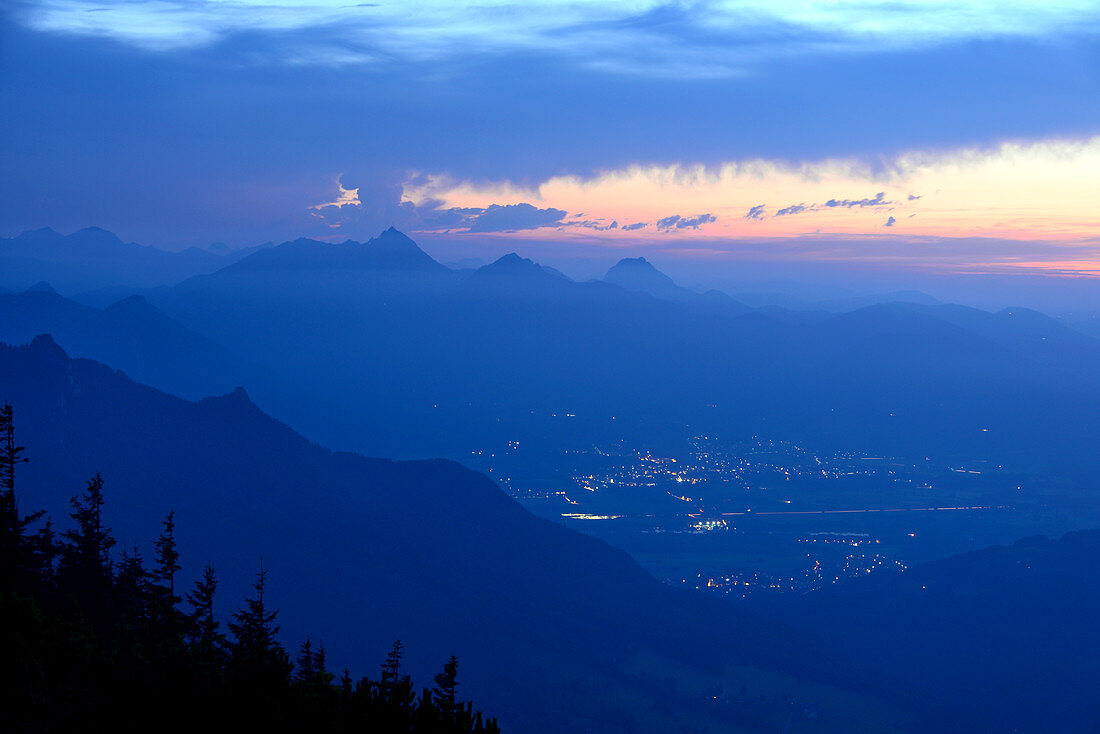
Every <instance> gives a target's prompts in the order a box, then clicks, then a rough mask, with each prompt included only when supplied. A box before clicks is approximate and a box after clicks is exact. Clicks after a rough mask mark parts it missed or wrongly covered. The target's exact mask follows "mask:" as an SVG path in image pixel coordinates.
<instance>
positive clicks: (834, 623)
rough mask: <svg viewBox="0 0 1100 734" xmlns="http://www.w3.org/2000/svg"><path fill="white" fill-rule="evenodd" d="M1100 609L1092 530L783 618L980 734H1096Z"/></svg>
mask: <svg viewBox="0 0 1100 734" xmlns="http://www.w3.org/2000/svg"><path fill="white" fill-rule="evenodd" d="M1098 604H1100V531H1095V530H1094V531H1082V532H1073V533H1068V534H1066V535H1065V536H1063V537H1062V538H1061V539H1059V540H1051V539H1049V538H1046V537H1042V536H1037V537H1032V538H1026V539H1023V540H1020V541H1018V542H1016V543H1015V544H1013V545H1011V546H996V547H992V548H986V549H984V550H977V551H972V552H969V553H964V554H961V555H958V556H953V557H951V558H946V559H943V560H940V561H935V562H931V563H924V564H921V565H918V566H914V567H912V568H910V569H908V570H907V571H906V572H905V573H902V574H896V575H891V574H881V575H874V576H871V577H867V578H863V579H859V580H857V581H851V582H848V583H846V584H841V585H839V586H837V587H834V588H832V589H829V590H827V591H822V592H818V593H815V594H811V595H809V596H807V597H805V598H802V599H798V600H791V599H788V600H786V603H783V604H776V605H774V611H775V613H777V614H779V615H781V616H783V617H785V618H787V619H788V620H790V621H792V622H793V623H795V624H798V625H799V626H801V627H803V628H805V629H807V630H810V629H812V630H813V631H814V633H815V634H823V635H825V636H826V637H828V639H830V640H831V641H833V642H834V643H835V644H836V645H838V646H840V647H843V649H845V650H847V651H849V652H850V653H851V654H853V655H855V656H856V657H858V658H859V659H860V660H862V661H864V662H865V663H867V664H868V665H873V666H875V667H876V668H878V669H880V670H883V671H888V672H889V674H890V675H891V676H895V677H900V678H904V679H905V680H908V681H911V682H913V683H915V684H919V685H920V686H923V687H925V688H926V689H928V690H929V691H930V692H931V693H933V694H934V695H937V696H942V697H945V698H948V699H950V700H952V701H954V702H956V703H958V704H959V705H960V706H962V707H965V708H966V709H967V710H968V711H969V712H970V714H971V716H972V718H973V720H974V721H973V724H972V725H971V726H972V730H973V731H1035V732H1039V731H1092V730H1094V729H1095V728H1096V726H1097V724H1098V723H1100V703H1098V702H1097V701H1096V698H1095V696H1093V695H1092V693H1091V691H1092V683H1093V682H1094V681H1095V680H1096V678H1097V675H1098V673H1100V662H1098V661H1100V630H1098V629H1097V626H1096V619H1095V611H1096V608H1097V605H1098Z"/></svg>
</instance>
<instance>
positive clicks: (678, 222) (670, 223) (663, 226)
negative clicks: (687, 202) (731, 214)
mask: <svg viewBox="0 0 1100 734" xmlns="http://www.w3.org/2000/svg"><path fill="white" fill-rule="evenodd" d="M717 219H718V217H716V216H714V215H713V214H696V215H695V216H694V217H682V216H680V215H679V214H673V215H672V216H671V217H665V218H664V219H658V220H657V229H660V230H664V231H668V230H671V229H699V227H700V226H702V225H704V224H710V223H711V222H714V221H717Z"/></svg>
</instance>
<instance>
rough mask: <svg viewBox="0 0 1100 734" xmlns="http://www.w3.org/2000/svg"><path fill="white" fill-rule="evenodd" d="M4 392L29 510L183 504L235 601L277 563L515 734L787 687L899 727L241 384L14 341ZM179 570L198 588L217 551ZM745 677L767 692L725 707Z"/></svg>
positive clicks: (667, 712)
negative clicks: (329, 437) (453, 661)
mask: <svg viewBox="0 0 1100 734" xmlns="http://www.w3.org/2000/svg"><path fill="white" fill-rule="evenodd" d="M0 386H2V389H3V392H4V394H3V396H2V397H3V398H4V399H9V398H10V399H11V401H12V403H13V404H14V407H15V415H16V422H17V430H18V435H19V441H20V443H22V444H25V445H26V446H27V447H28V449H27V454H28V456H29V458H30V459H31V462H30V463H29V464H27V465H26V466H25V467H24V471H23V474H22V476H23V477H24V478H23V480H22V482H21V485H20V486H21V495H20V496H21V498H22V499H21V502H22V503H24V504H25V505H26V506H27V507H36V508H37V507H46V508H48V509H49V510H50V511H51V512H52V513H53V514H54V515H55V516H62V515H64V513H65V511H66V508H67V504H66V500H67V497H68V496H69V495H70V494H73V493H75V492H77V491H78V490H79V488H80V487H82V486H83V482H84V480H85V479H86V478H87V477H88V476H90V474H91V473H92V472H94V471H101V472H102V474H103V476H104V478H105V480H106V496H107V510H106V513H107V520H108V523H109V524H110V525H111V527H112V528H113V529H114V532H115V535H116V537H120V538H124V539H127V540H129V539H134V538H144V537H149V536H150V534H151V533H152V532H153V531H154V529H155V528H157V527H159V525H158V523H159V519H160V518H161V517H162V516H163V514H164V513H165V512H166V511H167V509H169V508H173V509H174V510H175V512H176V516H175V518H176V523H177V524H176V537H177V539H178V540H179V543H180V547H181V549H184V550H186V549H188V548H194V547H202V548H204V550H205V551H206V552H208V553H209V554H210V555H211V557H210V559H209V560H212V561H213V562H214V563H215V564H216V566H217V567H218V569H219V575H220V576H221V578H222V579H223V580H224V582H225V583H224V586H223V587H222V591H221V592H220V594H221V596H220V602H219V604H220V605H221V608H223V609H224V608H225V607H226V606H229V605H235V604H236V601H237V599H239V597H240V595H241V594H242V593H243V591H244V590H245V588H246V584H247V582H248V580H249V579H250V578H251V576H252V574H253V573H254V572H255V571H256V569H257V566H258V564H259V559H260V558H261V557H262V558H263V563H264V567H265V568H267V569H268V570H269V572H270V577H269V586H268V596H267V597H266V598H267V599H268V601H269V603H270V604H271V605H272V606H273V607H277V608H280V609H281V614H280V618H279V619H280V622H281V623H282V624H283V629H284V631H285V633H286V636H287V638H288V639H289V640H297V639H301V638H304V637H305V636H306V635H307V634H310V633H311V632H313V634H316V631H315V629H314V625H322V624H323V625H324V630H325V631H324V634H325V635H326V638H325V640H324V642H325V644H326V645H327V646H328V647H329V649H330V650H338V651H340V652H341V654H347V656H348V658H347V659H346V660H344V659H341V660H331V661H330V664H331V665H332V666H333V667H334V668H337V669H339V667H340V666H341V665H342V664H344V663H345V662H346V663H348V664H350V665H352V666H353V668H354V669H357V670H363V669H369V668H372V667H373V666H374V665H375V664H377V663H378V662H380V661H379V660H377V655H378V651H379V650H381V649H385V646H386V644H387V642H388V641H390V640H392V639H395V638H400V639H402V640H404V641H405V642H406V644H407V650H408V653H409V655H408V660H409V662H410V664H411V668H412V670H413V672H414V674H416V675H418V676H419V677H420V678H421V679H423V678H424V676H425V675H427V674H428V673H430V672H431V671H432V670H434V669H436V668H438V666H439V664H440V661H439V660H436V659H434V658H432V657H431V656H437V655H438V654H439V651H441V650H445V651H448V652H450V651H453V652H454V653H455V654H457V655H458V656H459V658H460V660H462V667H461V669H460V670H461V675H462V681H463V695H464V696H468V697H475V698H477V699H478V700H479V701H484V702H485V705H486V706H489V705H490V703H491V704H492V706H493V710H494V711H496V712H499V713H500V715H501V718H502V723H504V725H505V726H506V727H508V729H509V730H511V731H530V732H570V731H600V732H605V731H606V732H612V731H621V732H630V731H639V732H644V731H653V732H659V731H669V730H671V729H675V728H681V727H688V728H691V729H699V728H709V729H710V730H712V731H774V730H776V729H778V728H779V727H780V726H782V724H783V722H784V721H785V720H786V718H787V709H788V704H787V700H788V699H787V696H790V695H796V696H799V697H800V699H801V700H814V701H815V702H817V703H819V704H820V708H821V712H822V713H821V715H820V717H819V718H818V720H817V721H816V724H815V726H814V727H813V728H812V730H814V731H837V732H840V731H858V730H864V731H888V730H892V729H893V724H892V722H896V721H897V716H896V715H895V714H893V713H890V711H889V709H888V708H886V707H884V706H883V705H882V703H881V702H880V701H876V700H874V699H871V698H868V697H866V696H861V695H858V694H853V693H851V692H848V691H850V689H851V687H853V686H863V687H867V688H874V684H873V682H871V681H870V680H861V679H859V678H858V676H856V675H855V674H853V673H852V672H851V671H850V670H849V669H848V668H847V667H846V666H845V665H844V664H843V663H842V662H840V661H839V660H837V659H828V658H822V657H820V656H819V655H818V653H817V646H816V644H815V643H814V642H813V641H812V640H811V639H810V638H809V637H804V636H800V635H798V634H796V633H792V632H791V631H790V630H787V629H785V628H783V627H780V626H777V625H774V624H771V623H768V622H765V621H764V620H762V619H759V618H756V617H754V616H752V615H749V614H745V613H743V612H740V611H737V610H736V609H734V608H730V607H728V606H726V605H725V604H722V603H720V602H718V601H717V600H712V599H709V598H705V597H702V596H700V595H696V594H694V593H691V592H685V591H682V590H675V589H672V588H669V587H666V586H663V585H661V584H659V583H657V582H656V581H655V580H653V579H652V578H651V577H649V576H648V575H647V574H645V573H644V572H643V571H642V570H641V569H640V568H639V567H638V566H637V565H636V564H634V563H633V562H632V561H631V560H630V559H629V557H628V556H627V555H626V554H625V553H623V552H621V551H616V550H613V549H612V548H610V547H609V546H607V545H605V544H604V543H602V542H600V541H597V540H595V539H592V538H589V537H586V536H582V535H580V534H578V533H575V532H573V531H570V530H568V529H566V528H564V527H562V526H560V525H556V524H553V523H550V522H546V521H543V520H539V519H537V518H535V517H533V516H532V515H530V514H529V513H527V512H526V511H524V510H523V509H522V508H520V506H519V505H517V504H516V503H515V502H513V501H512V500H510V499H508V498H507V497H506V496H505V495H504V494H503V493H502V492H501V491H500V489H499V488H497V487H496V486H495V485H494V484H493V483H492V482H491V481H489V480H488V479H487V478H486V477H484V476H482V475H480V474H476V473H474V472H472V471H469V470H467V469H464V468H462V467H461V466H459V465H457V464H453V463H450V462H446V461H420V462H392V461H387V460H381V459H367V458H364V457H362V456H358V455H355V454H347V453H343V454H341V453H332V452H330V451H327V450H325V449H323V448H320V447H318V446H316V445H313V444H310V443H309V442H307V441H306V440H305V439H303V438H302V437H300V436H298V435H297V434H295V433H294V432H292V431H291V430H290V429H288V428H287V427H286V426H284V425H282V424H281V423H279V422H277V421H275V420H273V419H271V418H269V417H268V416H266V415H265V414H263V413H262V412H261V411H260V410H259V409H258V408H257V407H256V406H255V405H254V404H253V403H252V402H251V401H250V400H249V398H248V396H247V394H246V393H245V392H244V391H243V390H241V389H237V390H235V391H233V392H232V393H230V394H227V395H224V396H221V397H214V398H207V399H204V400H201V401H199V402H188V401H185V400H182V399H179V398H175V397H172V396H169V395H165V394H164V393H161V392H158V391H156V390H154V389H152V388H148V387H144V386H142V385H138V384H136V383H134V382H132V381H130V380H129V379H127V378H126V377H125V376H124V375H122V374H121V373H118V372H115V371H113V370H111V369H110V368H107V367H104V366H103V365H100V364H98V363H95V362H90V361H86V360H71V359H69V358H68V357H67V356H66V355H65V353H64V352H63V351H62V350H61V348H60V347H58V346H57V345H56V344H55V343H54V342H53V341H52V340H51V339H50V338H49V337H39V338H37V339H35V340H34V342H33V343H32V344H31V345H29V346H25V347H8V346H0ZM183 560H184V567H185V571H184V573H185V575H190V576H194V575H196V574H197V573H198V570H199V568H200V566H201V565H202V564H203V563H205V562H206V561H207V560H208V559H207V558H205V557H204V558H187V557H185V558H184V559H183ZM285 589H293V590H294V594H293V595H289V594H288V593H287V592H286V591H284V590H285ZM737 666H740V667H737ZM762 669H767V670H770V671H773V673H771V674H767V675H764V676H761V675H760V674H759V671H760V670H762ZM669 678H678V679H680V682H679V683H673V682H670V681H669ZM815 680H817V681H821V680H828V681H830V682H832V683H833V685H824V684H821V683H815V682H814V681H815ZM742 684H744V685H746V687H747V688H748V690H750V691H753V696H754V697H755V695H756V694H757V693H759V694H760V695H763V696H764V699H763V700H760V701H755V702H751V703H739V704H736V705H732V704H721V705H720V704H718V703H715V700H714V698H713V695H714V691H721V690H722V688H723V686H727V687H729V688H730V689H736V688H737V686H740V685H742ZM845 689H848V691H846V690H845ZM808 730H809V729H808Z"/></svg>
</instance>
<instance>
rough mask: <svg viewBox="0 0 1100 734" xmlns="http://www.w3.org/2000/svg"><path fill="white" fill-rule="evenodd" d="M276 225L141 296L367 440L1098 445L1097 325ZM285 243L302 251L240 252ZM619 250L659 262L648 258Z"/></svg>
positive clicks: (409, 443) (1032, 458) (1028, 448)
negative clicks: (283, 231)
mask: <svg viewBox="0 0 1100 734" xmlns="http://www.w3.org/2000/svg"><path fill="white" fill-rule="evenodd" d="M386 236H387V237H388V238H392V239H393V241H394V242H395V243H399V244H401V245H402V246H403V247H404V248H405V249H404V250H402V251H403V252H404V251H407V252H410V253H414V254H415V252H414V251H413V250H412V249H411V248H409V246H408V243H407V242H405V240H404V239H403V238H400V239H399V236H398V235H397V233H387V235H386ZM292 245H293V246H288V245H283V246H280V247H278V248H273V249H272V250H269V251H265V252H262V253H257V254H256V255H254V256H253V257H252V258H249V259H247V260H245V261H242V262H241V263H239V264H238V265H235V266H232V267H228V268H225V269H223V270H221V271H219V272H217V273H214V274H211V275H208V276H202V277H199V278H194V279H192V280H190V281H188V282H185V283H183V284H181V285H180V286H178V287H176V288H174V289H172V290H170V291H168V292H166V293H161V294H157V295H155V296H152V298H153V299H154V302H155V304H156V305H158V307H160V308H162V310H164V311H165V312H166V313H168V314H170V315H171V316H173V317H174V318H176V319H177V320H179V321H181V322H182V323H184V324H185V325H187V326H188V327H189V328H191V329H192V330H194V331H196V332H198V333H200V334H203V335H205V336H207V337H209V338H212V339H213V340H214V341H216V342H218V343H220V344H225V345H232V348H233V349H234V351H237V352H239V353H241V354H246V355H248V356H249V357H250V358H251V359H254V360H255V361H257V362H259V363H260V364H262V365H264V366H266V367H268V368H271V369H273V370H275V371H277V372H278V373H279V375H280V376H281V377H283V378H284V379H286V380H287V381H289V382H291V383H294V384H302V385H309V386H310V387H311V388H312V387H316V389H317V391H318V393H319V394H322V395H323V396H324V398H325V399H326V400H328V401H329V402H333V403H337V404H344V405H347V406H348V407H349V410H352V411H354V412H358V413H361V414H363V415H385V416H386V417H387V426H386V429H385V430H378V431H376V432H375V431H367V432H364V433H362V434H361V435H360V436H359V438H360V439H361V441H360V442H359V443H357V444H356V445H359V446H363V447H368V448H370V449H371V450H377V451H379V452H382V453H387V454H391V455H401V456H424V455H441V454H443V455H450V456H461V455H462V454H463V453H468V451H469V450H471V449H472V448H476V447H478V446H484V445H490V444H491V443H492V442H493V441H498V442H505V441H507V440H513V439H516V438H518V436H517V435H515V432H516V431H519V430H522V425H521V423H520V421H522V420H524V419H523V416H528V415H531V411H535V412H536V414H537V413H538V412H539V411H546V412H554V411H558V410H563V411H568V412H571V413H574V414H576V415H577V416H578V420H583V421H587V423H585V426H584V428H585V430H588V431H591V432H593V433H592V434H591V435H593V436H599V435H603V434H601V433H600V432H601V431H604V432H605V433H606V432H607V431H608V430H609V424H608V420H609V419H610V417H611V416H615V417H616V419H617V420H616V423H615V425H614V428H615V430H617V431H620V430H629V429H628V428H623V427H624V426H627V427H629V426H631V425H643V424H644V426H645V430H646V431H650V432H651V434H652V432H653V431H656V432H657V433H658V434H660V432H662V431H667V432H669V433H668V436H667V437H668V438H670V439H675V438H682V435H673V432H674V431H679V432H680V433H681V434H682V431H683V429H682V428H677V426H683V425H685V424H690V425H693V426H695V427H697V428H700V429H703V430H712V429H713V430H719V429H720V430H721V431H722V432H724V433H726V434H729V433H737V434H741V435H751V434H753V433H757V432H759V431H766V432H767V433H769V434H772V435H774V434H781V435H785V436H790V437H792V438H799V439H800V440H801V439H805V440H809V441H812V442H814V443H815V445H819V446H823V447H831V446H836V447H837V448H842V447H843V448H855V447H859V448H865V449H866V450H869V451H875V452H888V453H894V454H901V455H905V454H910V455H919V456H921V457H923V456H928V455H930V454H938V455H941V456H944V457H947V456H956V455H974V454H975V453H981V454H982V455H993V456H996V457H998V458H1001V459H1005V460H1011V461H1013V462H1018V463H1020V464H1021V465H1036V464H1038V463H1042V464H1043V465H1044V466H1050V465H1051V462H1054V463H1056V465H1057V467H1058V470H1059V471H1063V470H1064V471H1072V472H1086V473H1087V472H1088V471H1091V469H1089V468H1087V467H1094V466H1095V464H1096V462H1095V461H1094V460H1093V459H1092V458H1091V457H1092V452H1090V451H1088V450H1086V447H1087V446H1088V445H1089V441H1090V440H1091V439H1090V438H1089V436H1095V435H1096V433H1097V430H1098V429H1100V425H1098V422H1100V418H1098V417H1097V416H1100V411H1096V412H1095V413H1094V412H1093V411H1092V408H1091V407H1088V406H1092V407H1097V408H1100V379H1097V375H1100V361H1098V360H1097V358H1096V357H1095V355H1094V353H1093V348H1094V346H1095V342H1094V340H1091V339H1090V338H1088V337H1084V336H1080V339H1079V340H1078V341H1077V342H1074V341H1072V340H1070V339H1069V335H1067V334H1066V333H1065V332H1066V331H1067V330H1066V329H1064V328H1063V327H1061V326H1059V325H1058V324H1057V323H1056V322H1053V321H1050V322H1049V323H1046V324H1045V325H1040V326H1038V327H1037V326H1036V325H1035V324H1034V323H1032V321H1030V320H1029V321H1028V323H1027V324H1023V323H1020V322H1019V321H1018V320H1017V321H1013V320H1012V319H1009V318H1000V317H997V318H994V319H993V320H992V321H989V319H985V320H984V321H989V323H988V324H986V323H984V322H983V318H984V317H983V318H979V319H976V320H975V319H971V321H972V322H973V323H969V322H968V323H964V322H963V321H960V320H958V319H955V318H954V317H953V316H951V311H950V309H949V307H945V306H935V305H931V306H923V305H920V304H884V305H876V306H870V307H867V308H863V309H859V310H857V311H854V312H850V313H846V314H838V315H831V314H828V313H826V312H821V313H817V314H813V317H812V318H806V319H789V318H783V317H782V315H781V314H777V313H775V312H772V311H768V310H751V309H748V308H747V307H745V306H743V305H742V304H740V303H738V302H736V301H735V300H734V299H732V298H730V297H729V296H726V295H725V294H721V293H706V294H694V293H691V292H690V291H688V293H689V294H690V295H689V296H685V297H684V298H683V299H680V298H676V299H669V298H659V297H654V296H652V295H650V294H648V293H639V292H635V291H631V290H626V289H624V288H623V287H621V286H619V285H614V284H612V283H608V282H603V281H593V282H587V283H578V282H572V281H569V280H567V279H564V278H561V277H557V276H555V275H554V274H552V273H549V272H547V271H546V269H545V268H543V267H541V266H539V265H538V264H537V263H534V262H531V261H530V260H527V259H525V258H522V257H520V256H518V255H508V256H505V257H503V258H501V259H499V260H497V261H496V262H494V263H491V264H490V265H486V266H484V267H482V268H480V269H478V270H476V271H474V272H472V273H470V272H455V271H448V270H443V271H439V272H420V271H417V270H411V271H409V270H404V271H387V270H377V269H357V268H352V267H348V268H339V267H330V266H328V265H325V264H326V263H329V264H331V263H332V262H334V260H333V258H335V262H344V261H345V260H344V258H349V257H352V256H353V255H354V256H355V257H361V258H363V259H364V260H365V261H369V260H370V258H369V257H368V253H369V252H370V251H371V246H370V244H369V243H368V244H366V245H354V244H347V245H343V246H336V245H323V244H320V243H311V242H298V243H292ZM283 248H287V249H286V252H288V253H290V254H292V255H293V258H292V259H293V260H294V261H295V262H298V263H299V264H298V265H295V266H294V267H289V266H288V267H285V268H273V269H262V268H254V267H253V265H255V264H256V262H257V261H262V260H263V259H265V258H270V257H276V256H279V255H277V253H279V252H280V251H281V250H282V249H283ZM288 257H289V255H288ZM310 262H312V263H315V264H317V267H313V266H311V265H309V264H308V263H310ZM322 265H325V266H324V267H321V266H322ZM440 267H442V266H440ZM623 268H624V269H625V270H623V271H621V272H623V273H624V275H629V273H630V272H631V270H633V271H635V272H636V273H637V272H639V271H640V272H643V273H648V275H647V276H643V280H645V279H648V280H650V281H656V282H661V283H664V282H665V281H664V280H663V279H662V278H661V276H660V273H657V275H656V276H654V275H653V273H652V272H650V268H649V267H648V263H645V264H643V263H639V262H633V263H632V264H627V265H624V266H623ZM431 270H433V271H434V270H435V269H434V268H432V269H431ZM615 270H616V271H617V272H619V269H618V268H616V269H615ZM685 290H686V289H685ZM998 319H1000V320H998ZM994 326H996V328H994ZM1006 329H1007V331H1005V330H1006ZM1036 329H1038V331H1036ZM1024 334H1027V336H1026V337H1024V336H1023V335H1024ZM1042 335H1045V336H1047V338H1046V339H1045V340H1044V339H1043V336H1042ZM1074 336H1075V337H1076V336H1077V335H1074ZM1036 342H1038V343H1041V344H1043V345H1045V346H1044V347H1043V350H1041V351H1035V350H1032V349H1031V348H1030V347H1029V346H1028V345H1029V344H1034V343H1036ZM1005 394H1012V395H1015V396H1017V400H1016V401H1014V402H1006V401H1004V399H1003V396H1004V395H1005ZM1024 416H1026V418H1025V417H1024ZM1090 416H1091V417H1090ZM1069 418H1072V419H1073V421H1077V422H1073V421H1071V420H1068V419H1069ZM1070 426H1073V428H1071V427H1070ZM982 429H988V430H985V431H983V430H982ZM396 436H400V439H399V440H398V439H396V438H393V437H396ZM657 438H660V436H657ZM1055 457H1056V458H1055Z"/></svg>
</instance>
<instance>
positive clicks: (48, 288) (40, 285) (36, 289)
mask: <svg viewBox="0 0 1100 734" xmlns="http://www.w3.org/2000/svg"><path fill="white" fill-rule="evenodd" d="M23 292H24V293H52V294H54V295H55V296H56V295H57V291H56V290H54V287H53V286H52V285H50V284H49V283H47V282H46V281H44V280H40V281H38V282H37V283H35V284H34V285H32V286H31V287H30V288H28V289H27V290H25V291H23Z"/></svg>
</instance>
